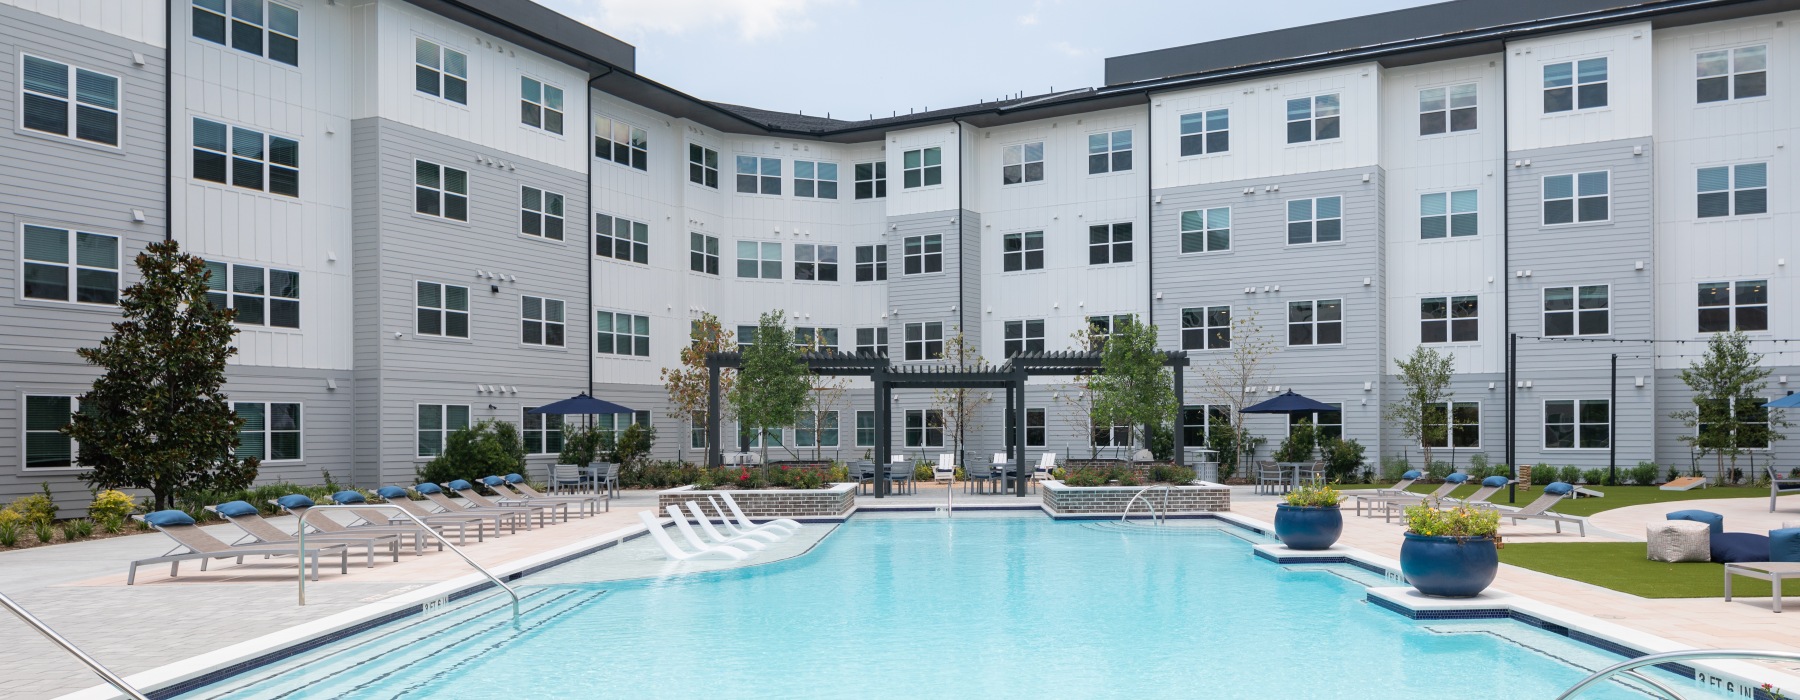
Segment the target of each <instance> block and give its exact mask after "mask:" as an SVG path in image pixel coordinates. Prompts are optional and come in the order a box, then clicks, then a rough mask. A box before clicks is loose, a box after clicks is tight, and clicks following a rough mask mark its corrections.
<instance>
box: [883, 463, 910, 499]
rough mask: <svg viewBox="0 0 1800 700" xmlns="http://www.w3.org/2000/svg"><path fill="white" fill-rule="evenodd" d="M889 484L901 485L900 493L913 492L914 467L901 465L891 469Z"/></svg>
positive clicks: (889, 471)
mask: <svg viewBox="0 0 1800 700" xmlns="http://www.w3.org/2000/svg"><path fill="white" fill-rule="evenodd" d="M888 484H889V485H890V486H891V485H898V486H899V487H900V493H902V494H907V493H912V492H913V491H914V490H915V489H914V488H913V486H914V483H913V469H912V467H911V466H910V465H901V466H900V468H899V469H889V470H888Z"/></svg>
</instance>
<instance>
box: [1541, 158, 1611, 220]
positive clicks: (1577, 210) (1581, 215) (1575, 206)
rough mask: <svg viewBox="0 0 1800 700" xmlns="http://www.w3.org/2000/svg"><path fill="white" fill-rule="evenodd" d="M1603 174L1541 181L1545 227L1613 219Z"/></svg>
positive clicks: (1558, 177)
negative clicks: (1542, 184)
mask: <svg viewBox="0 0 1800 700" xmlns="http://www.w3.org/2000/svg"><path fill="white" fill-rule="evenodd" d="M1610 177H1611V176H1610V174H1609V173H1607V172H1606V171H1604V170H1602V171H1597V172H1591V173H1578V174H1575V175H1551V176H1548V177H1545V178H1544V225H1545V226H1554V225H1556V224H1572V223H1586V222H1590V221H1605V220H1607V219H1608V218H1610V217H1611V216H1612V213H1611V205H1610V204H1608V202H1607V199H1608V197H1607V193H1608V191H1609V190H1610V189H1611V188H1610V184H1609V182H1608V180H1609V179H1610Z"/></svg>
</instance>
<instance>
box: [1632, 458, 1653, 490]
mask: <svg viewBox="0 0 1800 700" xmlns="http://www.w3.org/2000/svg"><path fill="white" fill-rule="evenodd" d="M1657 471H1658V470H1657V468H1656V463H1655V462H1638V463H1637V466H1635V467H1632V468H1631V483H1634V484H1637V485H1639V486H1649V485H1651V484H1654V483H1656V472H1657Z"/></svg>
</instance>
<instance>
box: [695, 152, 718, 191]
mask: <svg viewBox="0 0 1800 700" xmlns="http://www.w3.org/2000/svg"><path fill="white" fill-rule="evenodd" d="M688 182H692V183H694V184H696V185H705V186H707V187H711V188H713V189H715V190H716V189H719V152H718V151H715V150H713V149H710V148H707V147H705V146H702V145H700V144H697V143H690V144H688Z"/></svg>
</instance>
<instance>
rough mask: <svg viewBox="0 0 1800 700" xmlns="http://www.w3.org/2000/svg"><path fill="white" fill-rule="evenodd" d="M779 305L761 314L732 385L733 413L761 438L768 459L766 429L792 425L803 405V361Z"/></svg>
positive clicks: (804, 372)
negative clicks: (777, 307)
mask: <svg viewBox="0 0 1800 700" xmlns="http://www.w3.org/2000/svg"><path fill="white" fill-rule="evenodd" d="M785 318H786V314H784V313H783V312H782V311H781V310H780V309H776V310H774V311H770V312H768V313H765V314H763V315H762V318H761V319H759V320H758V322H757V324H756V337H755V338H753V339H751V341H752V342H751V343H750V345H749V346H747V347H745V348H744V351H743V355H742V360H741V362H740V363H739V364H740V367H739V369H738V381H737V385H736V386H733V387H732V389H731V408H732V413H734V414H736V415H737V418H738V423H739V424H741V425H743V426H744V427H746V428H749V429H750V430H752V431H754V433H753V434H754V435H756V436H758V437H760V438H762V439H761V447H762V457H763V462H764V463H765V464H766V463H767V462H768V461H769V440H768V436H769V431H770V430H771V429H780V428H781V427H782V426H786V425H793V424H794V421H795V419H797V418H798V417H799V415H800V411H801V409H803V408H805V407H806V393H807V389H808V388H809V385H808V384H807V381H806V376H805V375H806V373H807V370H806V365H805V364H804V363H802V362H801V361H800V351H799V349H798V348H796V347H795V346H794V335H793V331H791V330H789V329H788V327H787V323H786V322H785Z"/></svg>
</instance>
